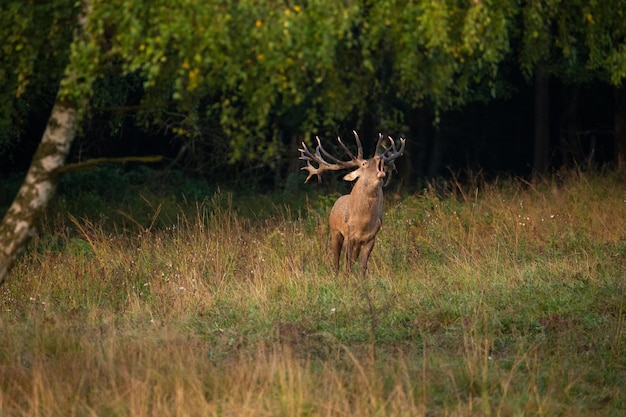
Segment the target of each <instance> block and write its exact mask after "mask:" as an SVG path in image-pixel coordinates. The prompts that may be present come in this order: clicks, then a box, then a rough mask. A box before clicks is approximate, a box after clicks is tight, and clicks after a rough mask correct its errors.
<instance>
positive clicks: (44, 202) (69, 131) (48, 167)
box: [0, 98, 77, 283]
mask: <svg viewBox="0 0 626 417" xmlns="http://www.w3.org/2000/svg"><path fill="white" fill-rule="evenodd" d="M76 127H77V111H76V108H74V107H73V106H70V105H67V104H64V103H62V102H60V100H59V99H58V98H57V101H56V102H55V104H54V107H53V108H52V113H51V115H50V118H49V119H48V124H47V126H46V130H45V132H44V134H43V137H42V139H41V143H40V144H39V147H38V148H37V151H36V152H35V156H34V157H33V161H32V163H31V166H30V169H29V170H28V173H27V174H26V178H25V179H24V183H23V184H22V186H21V188H20V190H19V191H18V193H17V196H16V197H15V200H14V201H13V204H12V205H11V207H9V209H8V211H7V213H6V214H5V216H4V219H3V221H2V224H0V283H2V282H4V280H5V279H6V277H7V275H8V273H9V270H10V268H11V267H12V266H13V264H14V263H15V260H16V259H17V257H18V255H19V254H20V253H21V252H22V251H23V250H24V248H25V247H26V244H27V243H28V240H29V238H30V237H31V236H32V234H33V233H34V230H35V227H36V223H37V220H38V219H39V217H40V216H41V214H42V213H43V212H44V210H45V209H46V207H47V206H48V203H49V202H50V200H51V199H52V197H53V195H54V191H55V190H56V186H57V183H58V179H59V177H58V172H57V171H58V170H59V169H60V168H61V167H63V165H64V164H65V160H66V158H67V155H68V153H69V151H70V147H71V144H72V141H73V140H74V137H75V136H76Z"/></svg>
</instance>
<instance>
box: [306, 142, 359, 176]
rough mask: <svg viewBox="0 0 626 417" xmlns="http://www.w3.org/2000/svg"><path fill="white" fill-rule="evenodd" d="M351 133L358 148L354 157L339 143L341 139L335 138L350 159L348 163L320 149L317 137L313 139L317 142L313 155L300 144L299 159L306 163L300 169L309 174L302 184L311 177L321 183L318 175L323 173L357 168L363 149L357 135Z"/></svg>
mask: <svg viewBox="0 0 626 417" xmlns="http://www.w3.org/2000/svg"><path fill="white" fill-rule="evenodd" d="M352 133H354V138H355V139H356V144H357V147H358V151H357V156H356V157H355V156H354V154H353V153H352V152H350V150H349V149H348V147H347V146H346V145H345V144H344V143H343V142H342V141H341V138H340V137H337V142H339V145H341V147H342V148H343V149H344V151H345V152H346V154H348V156H349V157H350V160H349V161H342V160H339V159H337V158H335V157H334V156H332V155H331V154H330V153H328V152H327V151H326V149H324V148H323V147H322V143H321V141H320V138H319V137H318V136H316V137H315V139H316V140H317V147H316V148H315V153H313V152H311V151H310V150H309V148H308V147H307V146H306V143H304V142H302V148H300V149H298V150H299V151H300V159H301V160H303V161H306V166H304V167H302V170H305V171H308V172H309V175H308V176H307V177H306V180H304V182H308V181H309V179H311V177H312V176H313V175H317V180H318V181H321V176H320V175H321V174H322V172H324V171H337V170H340V169H346V168H354V167H357V166H359V164H360V161H362V160H363V147H362V146H361V140H360V139H359V135H358V134H357V133H356V132H355V131H354V130H353V131H352ZM322 155H323V156H322ZM324 157H326V159H328V160H329V161H330V162H328V161H326V159H324ZM311 161H312V162H315V163H317V165H318V166H317V167H315V166H314V165H312V164H311Z"/></svg>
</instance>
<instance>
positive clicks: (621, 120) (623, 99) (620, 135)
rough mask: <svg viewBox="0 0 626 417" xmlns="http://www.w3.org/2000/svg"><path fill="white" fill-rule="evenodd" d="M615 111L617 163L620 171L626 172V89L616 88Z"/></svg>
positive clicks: (622, 87)
mask: <svg viewBox="0 0 626 417" xmlns="http://www.w3.org/2000/svg"><path fill="white" fill-rule="evenodd" d="M613 94H614V97H615V107H614V111H613V124H614V127H613V129H614V134H615V139H614V144H615V161H616V165H617V170H618V171H624V170H626V87H624V86H621V87H615V90H614V93H613Z"/></svg>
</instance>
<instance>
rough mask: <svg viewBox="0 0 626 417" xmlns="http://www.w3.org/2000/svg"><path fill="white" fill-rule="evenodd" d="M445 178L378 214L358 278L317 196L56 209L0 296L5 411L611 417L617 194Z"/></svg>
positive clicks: (612, 187)
mask: <svg viewBox="0 0 626 417" xmlns="http://www.w3.org/2000/svg"><path fill="white" fill-rule="evenodd" d="M452 186H453V187H452V188H451V189H452V191H449V192H447V193H445V194H443V195H438V193H436V192H435V191H434V190H426V191H425V192H423V193H420V194H419V195H415V196H410V197H406V198H403V199H401V200H399V201H397V202H391V201H388V202H387V203H388V204H387V205H386V212H385V216H386V217H385V225H384V228H383V230H382V231H381V233H380V235H379V240H378V242H377V246H376V248H375V250H374V254H373V256H372V259H371V260H370V271H369V273H368V277H367V279H366V280H359V279H357V278H356V277H347V276H340V277H338V278H335V277H334V276H333V274H332V273H331V269H330V268H329V266H328V265H329V264H330V255H329V253H328V246H329V242H328V237H327V227H326V224H325V216H326V213H327V212H328V209H329V207H328V204H327V201H328V199H327V198H325V197H320V198H319V199H318V200H314V201H312V202H310V203H308V204H307V206H306V207H304V208H303V209H302V210H301V214H292V212H291V211H290V210H288V209H286V208H281V207H274V209H273V210H274V214H273V215H272V216H264V217H263V218H250V217H249V216H244V215H242V214H240V213H241V211H240V210H238V209H237V208H235V207H233V206H236V204H237V199H236V198H235V199H234V201H230V200H229V198H228V196H224V195H222V194H216V195H215V196H214V197H213V198H212V199H210V200H207V201H205V202H203V203H198V204H189V205H182V206H180V207H179V208H178V209H177V217H176V218H173V219H168V221H169V223H167V224H166V226H164V227H156V226H155V224H156V220H157V219H158V218H160V216H163V212H162V211H161V206H160V205H159V204H158V203H154V202H152V203H148V202H147V201H146V206H147V207H146V210H148V211H151V213H152V214H151V215H150V216H148V217H149V218H150V221H148V222H147V223H146V224H145V225H139V224H138V223H139V222H138V221H135V220H134V218H136V216H135V215H134V214H132V213H130V214H129V213H124V217H123V218H124V219H126V221H117V222H114V224H115V226H111V225H110V224H109V223H105V222H103V221H100V220H98V221H94V220H92V219H87V218H85V217H84V215H80V214H78V213H74V215H75V217H72V216H67V215H65V214H64V213H62V212H59V213H51V214H50V216H49V219H48V220H47V222H46V223H45V224H44V229H43V232H42V234H41V237H40V238H38V239H36V240H35V242H34V244H33V245H32V248H31V249H30V250H29V252H28V253H27V254H26V255H25V256H24V258H23V260H22V261H21V263H20V264H19V265H18V266H17V268H16V269H15V270H14V271H13V275H12V276H11V277H10V279H9V282H8V283H7V284H6V285H5V286H3V287H2V288H0V309H1V318H2V322H1V323H0V332H1V340H2V341H3V342H2V343H1V344H0V416H5V415H6V416H39V415H41V416H72V415H75V416H83V415H89V416H95V415H98V416H108V415H115V416H118V415H128V416H142V415H150V416H156V415H158V416H167V415H207V416H211V415H215V416H246V415H250V416H263V415H267V416H279V415H284V416H318V415H319V416H322V415H323V416H342V415H359V416H374V415H394V416H396V415H397V416H402V415H406V416H419V415H425V416H430V415H454V416H470V415H472V416H473V415H501V416H513V415H546V416H552V415H581V416H583V415H584V416H587V415H613V414H614V415H619V413H620V410H621V409H622V408H623V407H624V405H625V404H626V395H625V394H624V393H625V392H626V370H625V369H624V368H625V366H626V363H625V362H624V359H623V358H624V342H625V340H624V318H625V313H626V307H625V305H624V303H625V300H626V298H625V296H624V295H625V288H626V285H625V280H624V265H625V260H626V245H625V244H624V238H625V235H626V227H625V224H624V222H625V221H626V193H625V192H624V191H623V190H624V182H623V181H622V180H621V179H620V178H616V177H611V176H606V175H605V176H601V175H584V174H581V173H575V174H570V175H569V176H567V177H566V178H565V179H562V180H560V181H559V182H556V181H555V182H549V181H546V182H544V183H541V184H538V185H535V186H532V185H530V184H526V183H523V182H521V181H514V180H506V181H502V182H500V183H491V184H477V185H475V186H472V187H460V186H458V184H456V185H455V184H452ZM170 212H171V211H170ZM135 223H137V224H135Z"/></svg>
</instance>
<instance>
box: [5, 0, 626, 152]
mask: <svg viewBox="0 0 626 417" xmlns="http://www.w3.org/2000/svg"><path fill="white" fill-rule="evenodd" d="M88 4H89V7H88V8H87V9H85V10H82V9H81V8H80V7H78V6H80V5H81V3H80V2H79V3H76V2H69V1H67V0H55V1H51V2H44V3H41V2H35V3H24V2H21V1H9V2H5V3H3V6H2V10H1V11H2V13H0V16H1V17H0V19H2V21H1V22H0V23H2V25H1V26H2V28H3V29H0V30H1V31H2V32H1V35H2V36H0V38H2V39H5V41H4V42H3V54H2V57H1V58H0V94H1V95H2V96H3V97H5V98H7V99H6V101H3V104H2V109H1V110H2V111H1V112H0V125H4V126H9V125H10V124H11V123H10V121H11V118H12V117H13V115H14V114H15V108H14V106H15V103H14V101H13V100H12V98H13V97H18V98H19V97H21V96H22V95H23V92H24V89H25V88H32V89H34V90H38V89H42V88H43V86H44V85H50V84H52V85H57V84H59V83H60V86H61V90H60V91H61V94H62V96H63V97H64V98H66V99H68V100H71V101H74V102H77V103H83V104H84V103H85V101H86V99H88V98H90V97H92V96H93V98H94V100H93V101H92V104H93V105H94V106H107V104H113V103H115V104H118V103H120V100H124V99H127V98H128V97H129V94H130V91H129V90H128V89H126V87H124V77H127V78H126V79H131V78H132V83H131V84H132V86H133V89H134V90H133V91H132V93H133V94H139V95H141V96H142V98H143V100H142V107H141V111H140V112H139V114H138V117H139V120H141V121H142V122H144V123H148V124H150V123H151V124H156V125H157V126H162V127H165V128H166V129H167V130H168V131H169V132H170V133H172V134H175V135H178V136H181V137H189V138H194V139H199V140H207V138H206V137H205V133H204V132H203V129H202V125H203V120H209V121H211V123H215V124H217V125H219V128H220V130H221V131H222V132H223V134H224V136H225V137H226V138H227V139H226V142H227V143H228V146H229V153H230V155H229V158H230V160H231V161H239V160H251V159H257V160H261V161H262V162H263V163H265V164H271V163H273V161H275V160H276V159H277V157H279V156H280V155H281V154H282V153H284V152H285V149H284V146H285V145H284V142H283V141H282V140H281V139H280V138H279V135H278V133H277V131H278V130H279V129H288V130H290V131H292V133H297V134H299V135H303V136H304V137H305V138H308V137H310V135H311V132H318V131H324V130H328V131H331V132H332V133H334V130H335V127H336V126H338V125H341V124H342V123H345V122H346V120H349V119H351V120H357V122H356V124H357V125H358V124H359V123H361V119H362V118H363V115H365V114H367V113H368V112H374V113H376V114H379V113H381V114H380V117H381V119H382V120H385V121H387V120H388V121H389V122H390V123H392V124H393V125H394V126H397V127H402V116H403V112H404V111H406V109H407V108H410V107H412V106H424V105H428V106H432V107H433V108H434V109H435V112H438V111H440V110H444V109H449V108H453V107H456V106H459V105H462V104H463V103H466V102H467V101H471V100H476V99H478V98H484V97H488V96H491V97H493V96H498V95H501V94H503V93H504V92H503V91H502V90H500V89H501V88H502V87H501V86H502V78H501V77H502V76H501V74H500V71H499V69H500V67H501V65H502V64H503V62H505V61H507V62H510V58H511V57H515V58H518V59H519V65H520V66H521V68H522V70H523V71H524V72H525V73H526V74H527V75H531V74H532V73H533V72H534V71H535V68H536V67H537V65H538V64H541V66H542V67H545V68H547V69H548V70H550V71H552V72H553V73H554V74H557V75H558V76H559V77H563V78H564V79H566V80H571V81H575V82H581V81H584V80H588V79H592V78H596V77H600V78H601V79H610V80H611V82H612V83H613V84H616V85H617V84H619V83H620V82H621V80H622V79H623V78H624V76H626V70H625V69H624V68H626V65H624V62H625V61H626V58H625V57H626V49H625V47H624V43H623V39H624V33H625V32H626V28H625V24H624V22H625V21H626V19H625V18H624V14H625V13H626V11H625V10H624V7H625V6H624V3H623V2H622V1H606V2H584V1H574V2H562V1H556V0H532V1H525V2H518V1H515V0H491V1H465V0H464V1H460V0H447V1H431V0H421V1H415V2H406V1H398V0H384V1H377V2H362V1H356V0H346V1H342V2H335V1H328V0H312V1H307V2H303V3H299V2H286V3H285V2H282V3H281V2H274V1H270V2H266V1H258V0H246V1H226V2H224V1H204V2H196V1H179V0H159V1H156V2H155V1H152V0H151V1H135V0H114V1H109V0H107V1H105V0H93V1H90V2H88ZM72 33H75V34H76V36H75V37H74V40H73V42H72V43H71V45H70V39H71V35H72ZM515 45H519V49H514V46H515ZM44 64H45V65H44ZM38 66H41V68H39V67H38ZM44 67H45V70H42V69H43V68H44ZM61 75H63V77H61ZM61 78H62V79H61ZM137 87H139V88H137ZM94 94H95V95H94ZM35 97H36V96H35ZM83 104H80V105H79V107H80V108H81V109H84V108H85V107H86V106H84V105H83ZM173 112H175V113H176V114H179V115H181V116H180V117H177V118H173V117H172V116H171V114H172V113H173ZM112 131H113V132H115V129H113V130H112ZM0 133H2V134H3V135H4V136H5V137H6V138H9V139H5V140H13V139H10V138H14V137H15V135H16V134H18V133H16V132H14V131H10V129H0Z"/></svg>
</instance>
